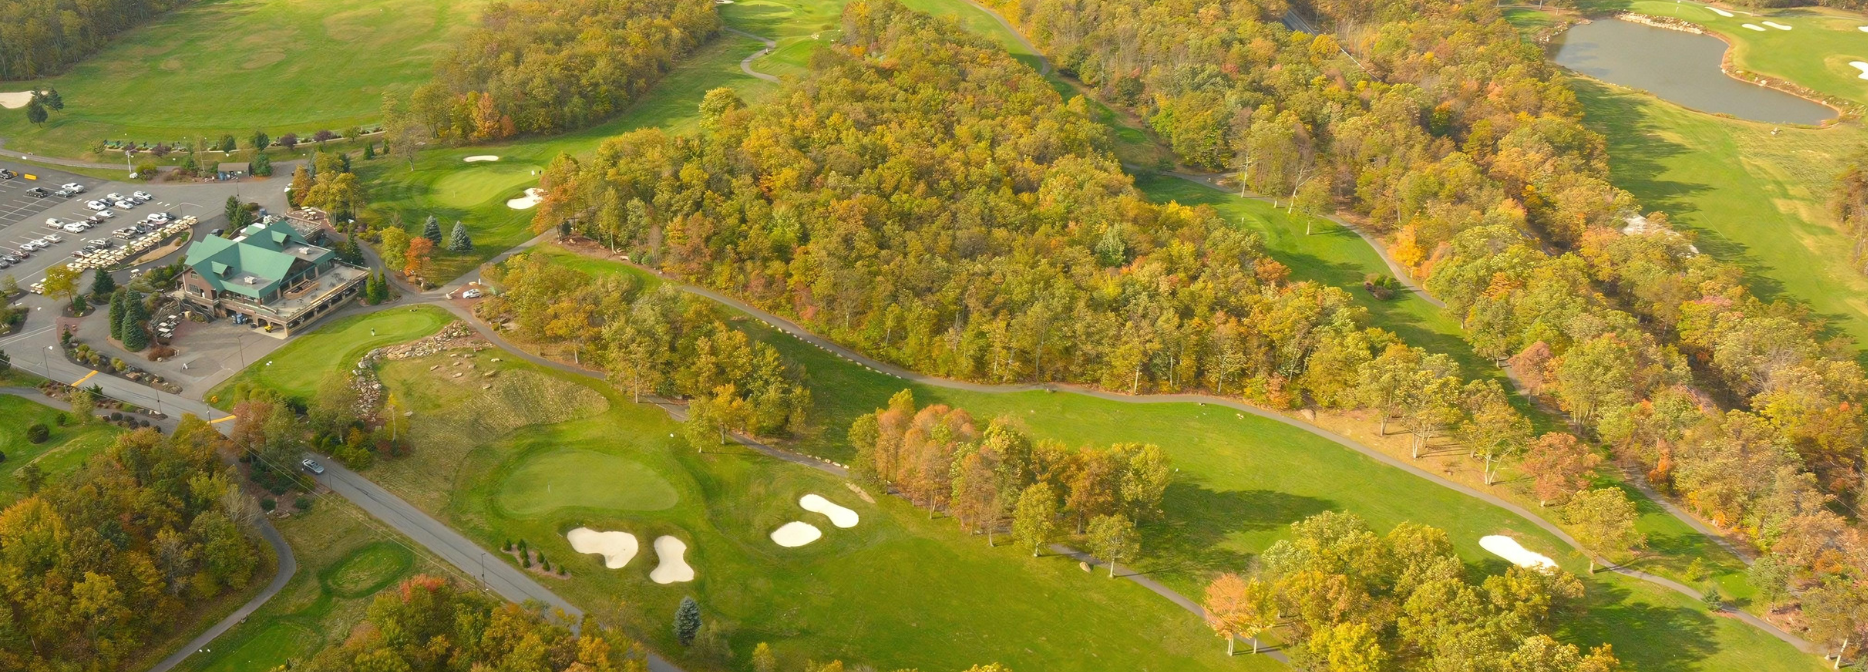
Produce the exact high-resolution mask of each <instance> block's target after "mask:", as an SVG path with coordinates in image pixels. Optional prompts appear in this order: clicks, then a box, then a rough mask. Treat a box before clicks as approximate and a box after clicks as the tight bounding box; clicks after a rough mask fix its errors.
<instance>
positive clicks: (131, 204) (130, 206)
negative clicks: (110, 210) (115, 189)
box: [115, 201, 136, 210]
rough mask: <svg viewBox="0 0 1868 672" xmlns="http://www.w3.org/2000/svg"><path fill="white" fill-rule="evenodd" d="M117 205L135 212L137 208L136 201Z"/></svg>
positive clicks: (120, 202) (119, 202) (122, 202)
mask: <svg viewBox="0 0 1868 672" xmlns="http://www.w3.org/2000/svg"><path fill="white" fill-rule="evenodd" d="M115 205H116V206H117V207H119V208H123V209H124V210H133V209H135V208H136V201H117V202H116V204H115Z"/></svg>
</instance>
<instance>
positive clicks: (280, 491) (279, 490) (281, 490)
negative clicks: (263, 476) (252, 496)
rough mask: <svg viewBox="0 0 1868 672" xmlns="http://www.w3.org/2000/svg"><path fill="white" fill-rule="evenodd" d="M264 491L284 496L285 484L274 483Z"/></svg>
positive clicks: (276, 495)
mask: <svg viewBox="0 0 1868 672" xmlns="http://www.w3.org/2000/svg"><path fill="white" fill-rule="evenodd" d="M266 491H267V492H270V493H272V494H273V496H275V497H283V496H285V486H283V485H279V484H277V483H274V484H273V485H272V487H269V488H266Z"/></svg>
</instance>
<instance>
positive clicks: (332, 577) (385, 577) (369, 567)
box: [323, 541, 415, 597]
mask: <svg viewBox="0 0 1868 672" xmlns="http://www.w3.org/2000/svg"><path fill="white" fill-rule="evenodd" d="M413 566H415V554H414V553H412V552H410V551H409V549H407V548H403V547H402V546H401V545H400V544H396V543H394V542H388V541H379V542H376V543H374V544H370V545H368V546H364V547H363V548H359V549H357V550H355V551H351V553H350V555H347V556H344V559H343V560H340V561H338V563H337V565H336V566H334V567H332V568H331V569H330V570H328V571H326V572H325V573H324V576H323V579H324V585H325V586H326V587H329V588H330V589H331V593H332V594H335V595H337V596H339V597H363V596H366V595H371V594H374V593H376V591H379V590H382V589H383V588H386V587H388V586H389V584H390V583H393V582H395V580H396V579H398V578H401V577H402V575H403V574H404V573H406V572H408V571H409V568H410V567H413Z"/></svg>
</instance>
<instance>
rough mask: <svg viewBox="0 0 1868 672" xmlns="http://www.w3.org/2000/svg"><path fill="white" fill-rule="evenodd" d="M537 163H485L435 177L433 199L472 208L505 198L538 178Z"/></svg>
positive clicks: (535, 181) (448, 205) (453, 206)
mask: <svg viewBox="0 0 1868 672" xmlns="http://www.w3.org/2000/svg"><path fill="white" fill-rule="evenodd" d="M537 169H538V168H537V166H533V165H530V164H512V163H482V164H477V165H475V166H474V167H472V168H465V169H462V170H458V171H455V172H453V173H449V174H448V175H447V176H445V177H442V178H441V179H439V180H435V183H434V186H432V187H430V188H431V189H433V190H434V193H433V195H432V198H433V200H434V202H436V203H439V204H441V205H444V206H447V207H450V208H471V207H474V206H477V205H480V204H481V203H485V202H487V201H490V200H493V199H496V198H497V199H500V200H502V201H503V200H505V199H507V198H510V197H512V196H513V195H515V194H516V193H518V192H519V191H522V190H523V189H524V188H525V187H529V186H532V185H533V184H535V183H537V182H538V176H536V175H533V174H532V171H534V170H537Z"/></svg>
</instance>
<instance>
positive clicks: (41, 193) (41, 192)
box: [26, 187, 52, 198]
mask: <svg viewBox="0 0 1868 672" xmlns="http://www.w3.org/2000/svg"><path fill="white" fill-rule="evenodd" d="M26 193H28V194H32V195H34V196H38V197H39V198H45V197H47V196H51V195H52V192H49V191H46V190H45V187H33V188H31V189H27V190H26Z"/></svg>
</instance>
